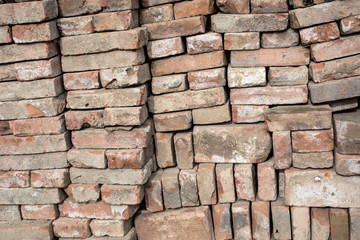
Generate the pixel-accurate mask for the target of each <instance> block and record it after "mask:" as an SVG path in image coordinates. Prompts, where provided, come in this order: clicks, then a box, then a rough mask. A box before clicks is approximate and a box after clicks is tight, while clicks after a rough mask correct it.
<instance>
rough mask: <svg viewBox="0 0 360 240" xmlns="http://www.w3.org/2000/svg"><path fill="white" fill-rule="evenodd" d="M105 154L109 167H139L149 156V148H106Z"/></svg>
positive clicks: (143, 164)
mask: <svg viewBox="0 0 360 240" xmlns="http://www.w3.org/2000/svg"><path fill="white" fill-rule="evenodd" d="M150 147H153V146H150ZM105 155H106V158H107V162H108V167H109V168H132V169H140V168H142V167H144V166H145V164H146V162H147V161H148V159H149V158H150V156H149V155H150V149H149V148H146V149H117V150H106V153H105Z"/></svg>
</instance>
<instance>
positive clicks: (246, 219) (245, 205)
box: [231, 201, 252, 240]
mask: <svg viewBox="0 0 360 240" xmlns="http://www.w3.org/2000/svg"><path fill="white" fill-rule="evenodd" d="M231 215H232V223H233V231H234V240H251V239H252V238H251V217H250V202H246V201H237V202H235V203H233V204H232V205H231Z"/></svg>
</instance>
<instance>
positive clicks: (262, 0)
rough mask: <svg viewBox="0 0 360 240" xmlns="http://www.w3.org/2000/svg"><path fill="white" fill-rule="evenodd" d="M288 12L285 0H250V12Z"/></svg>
mask: <svg viewBox="0 0 360 240" xmlns="http://www.w3.org/2000/svg"><path fill="white" fill-rule="evenodd" d="M280 12H288V3H287V1H286V0H276V1H274V0H251V13H280Z"/></svg>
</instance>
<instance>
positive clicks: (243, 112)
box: [231, 105, 269, 123]
mask: <svg viewBox="0 0 360 240" xmlns="http://www.w3.org/2000/svg"><path fill="white" fill-rule="evenodd" d="M268 109H269V106H251V105H232V106H231V112H232V121H233V122H234V123H256V122H263V121H264V116H263V113H265V111H266V110H268Z"/></svg>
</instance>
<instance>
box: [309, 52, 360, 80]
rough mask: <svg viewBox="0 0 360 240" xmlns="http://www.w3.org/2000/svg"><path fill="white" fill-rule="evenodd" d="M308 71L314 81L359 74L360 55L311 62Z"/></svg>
mask: <svg viewBox="0 0 360 240" xmlns="http://www.w3.org/2000/svg"><path fill="white" fill-rule="evenodd" d="M309 73H310V76H311V78H312V79H313V81H314V82H325V81H328V80H335V79H341V78H347V77H353V76H356V75H360V55H356V56H352V57H346V58H342V59H337V60H333V61H328V62H322V63H314V62H311V64H310V69H309Z"/></svg>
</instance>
